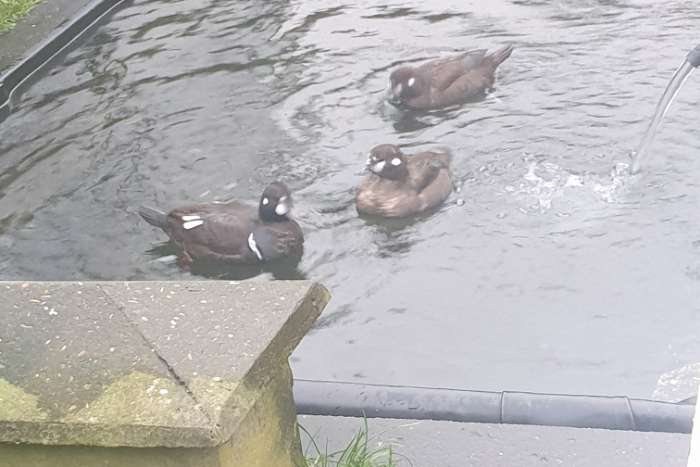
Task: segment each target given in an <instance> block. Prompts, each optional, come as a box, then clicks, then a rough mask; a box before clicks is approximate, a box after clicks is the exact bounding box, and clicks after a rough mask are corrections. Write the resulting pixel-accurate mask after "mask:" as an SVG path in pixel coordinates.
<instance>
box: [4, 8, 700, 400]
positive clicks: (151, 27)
mask: <svg viewBox="0 0 700 467" xmlns="http://www.w3.org/2000/svg"><path fill="white" fill-rule="evenodd" d="M698 21H700V8H698V6H697V4H696V2H694V1H680V0H671V1H661V0H655V1H652V0H646V1H645V0H629V1H624V0H619V1H614V0H607V1H603V0H596V1H594V0H584V1H581V0H561V1H557V2H548V1H536V0H533V1H527V0H512V1H508V0H495V1H490V2H481V1H476V0H466V1H465V0H459V1H457V0H435V1H433V2H425V1H417V0H402V1H400V2H387V1H379V0H378V1H371V0H363V1H356V2H349V1H347V0H345V1H333V0H331V1H328V0H324V1H320V0H292V1H271V0H268V1H265V2H260V1H252V0H251V1H238V2H224V1H211V2H202V1H200V0H196V1H195V0H181V1H177V2H174V1H170V0H167V1H166V0H162V1H153V0H148V1H146V0H136V1H134V2H131V3H129V4H128V5H127V7H125V8H123V9H121V10H120V11H118V12H117V13H116V14H114V16H113V17H112V18H111V20H110V21H109V22H108V23H106V24H105V25H103V26H101V27H99V28H97V29H96V30H95V31H94V32H92V33H91V34H90V36H89V37H88V38H87V40H86V41H84V43H83V44H82V45H80V46H79V47H77V48H75V49H74V50H72V51H70V52H69V53H68V54H67V55H65V56H64V57H62V58H60V59H59V60H58V61H57V63H56V64H55V65H53V66H52V67H50V69H49V70H48V71H47V72H45V73H44V76H42V77H40V78H39V79H38V80H37V81H36V82H35V83H33V84H32V85H31V86H30V87H29V88H28V89H26V90H25V91H24V92H23V93H22V94H21V95H20V96H19V97H18V99H17V101H16V102H15V111H14V113H13V114H12V115H11V116H10V117H9V118H8V119H7V120H6V121H4V122H3V123H2V124H0V154H1V157H0V277H1V278H2V279H36V280H49V279H60V280H68V279H76V280H87V279H110V280H111V279H191V278H203V277H238V276H239V275H240V272H239V271H229V272H225V271H224V272H223V273H222V271H195V274H193V273H190V272H185V271H182V270H180V269H179V268H178V266H177V265H176V264H174V263H173V262H172V261H169V260H168V257H169V256H171V255H172V253H173V250H172V248H170V247H168V246H167V245H165V244H164V243H163V240H164V238H165V237H164V235H163V234H162V233H161V232H159V231H156V230H155V229H153V228H152V227H150V226H148V225H146V224H145V222H143V221H142V220H141V219H140V218H139V217H138V215H137V214H136V210H137V208H138V206H139V205H141V204H150V205H157V206H161V207H164V208H172V207H175V206H178V205H181V204H183V203H189V202H193V201H196V202H199V201H211V200H215V199H229V198H233V197H235V198H241V199H245V200H250V201H251V202H255V201H256V200H257V198H258V196H259V194H260V192H261V190H262V188H263V186H264V185H265V184H266V183H267V182H268V181H270V180H272V179H275V178H280V179H282V180H284V181H285V182H287V183H288V185H289V186H290V188H291V189H292V190H293V193H294V197H295V203H296V205H295V212H294V213H295V216H296V218H297V219H298V220H299V222H300V223H301V225H302V227H303V228H304V230H305V234H306V254H305V257H304V259H303V261H302V262H301V264H300V266H299V272H298V273H297V272H293V273H289V272H288V271H271V272H270V271H267V272H264V273H262V274H259V275H257V276H255V277H254V278H253V279H252V280H269V279H272V278H274V277H279V278H288V277H292V278H299V277H306V278H309V279H313V280H317V281H321V282H323V283H324V284H325V285H327V286H328V287H329V288H330V289H331V290H332V292H333V299H332V301H331V303H330V305H329V306H328V308H327V309H326V310H325V312H324V314H323V316H322V317H321V319H320V321H319V322H318V325H317V327H316V329H315V330H314V331H313V332H312V333H311V334H310V335H309V336H308V337H307V338H306V339H305V340H304V342H303V343H302V344H301V346H300V347H299V348H298V350H297V351H296V352H295V353H294V355H293V366H294V371H295V375H296V376H297V377H300V378H308V379H324V380H344V381H364V382H372V383H388V384H407V385H424V386H450V387H460V388H470V389H482V390H521V391H540V392H564V393H590V394H627V395H630V396H635V397H650V396H651V395H652V393H653V391H654V388H655V386H656V382H657V378H658V377H659V376H660V375H661V374H662V373H664V372H667V371H669V370H672V369H675V368H678V367H681V366H684V365H687V364H691V363H695V362H698V361H700V340H699V339H698V334H699V333H700V287H699V286H700V282H699V281H700V223H698V222H697V219H698V217H697V212H698V205H699V201H700V200H699V198H700V183H699V179H698V175H699V174H700V157H698V156H700V154H699V150H700V137H698V133H697V127H698V121H697V120H698V107H697V106H696V105H695V104H696V103H698V102H700V82H698V80H697V76H695V77H691V79H690V80H689V81H688V83H687V85H686V87H685V88H684V89H683V91H682V92H681V94H680V95H679V97H678V99H677V101H676V102H675V103H674V106H673V108H672V109H671V111H670V112H669V114H668V115H667V118H666V121H665V123H664V125H663V126H662V127H661V129H660V131H659V133H658V135H657V139H656V142H655V144H654V146H653V148H652V152H653V154H652V155H651V156H652V157H650V161H649V165H648V167H646V170H644V171H643V172H642V173H641V174H639V175H637V176H634V177H631V176H629V175H627V174H626V173H627V172H626V171H625V167H626V164H628V163H629V157H628V154H629V153H630V152H631V151H633V150H634V149H635V148H636V146H637V144H638V143H639V141H640V139H641V137H642V135H643V132H644V130H645V128H646V126H647V124H648V120H649V119H650V118H651V115H652V113H653V111H654V107H655V105H656V102H657V101H658V99H659V97H660V95H661V93H662V92H663V90H664V87H665V86H666V84H667V81H668V79H669V78H670V77H671V75H672V73H673V71H674V70H675V69H676V68H677V66H678V65H679V64H680V62H681V61H682V59H683V57H684V56H685V53H686V52H687V50H688V49H689V48H691V47H692V46H693V45H695V43H696V42H697V34H696V30H697V24H698ZM506 43H512V44H514V45H515V47H516V50H515V52H514V53H513V55H512V57H511V58H510V59H508V60H507V61H506V62H505V63H504V64H503V65H502V66H501V67H500V68H499V72H498V75H497V76H498V77H497V84H496V89H495V90H494V92H493V93H491V94H489V95H488V96H487V97H486V98H485V99H484V100H482V101H481V102H475V103H471V104H468V105H465V106H463V107H461V108H459V109H456V110H451V111H447V112H442V113H434V114H429V115H417V116H416V115H413V116H411V115H402V114H400V113H399V112H397V111H396V110H395V109H393V108H391V107H390V106H388V105H386V104H385V103H384V102H383V100H382V97H383V92H384V90H385V88H386V85H387V80H388V73H389V70H390V69H391V68H392V67H394V66H396V65H397V64H398V63H402V62H407V61H415V60H422V59H426V58H430V57H436V56H439V55H440V54H443V53H449V52H453V51H459V50H462V49H465V48H475V47H483V48H490V49H493V48H496V47H499V46H502V45H504V44H506ZM385 142H390V143H391V142H394V143H398V144H401V145H403V146H405V148H406V152H411V151H413V150H419V149H424V148H430V147H433V146H435V145H444V146H449V147H451V148H452V150H453V151H454V153H455V167H454V169H455V173H456V174H457V177H458V180H459V183H458V185H459V188H460V191H459V193H455V194H453V196H452V197H451V198H450V199H449V201H448V203H447V204H446V205H445V206H444V207H443V208H442V209H440V210H439V211H438V212H436V213H434V214H433V215H431V216H429V217H427V218H422V219H417V220H415V221H413V222H408V223H402V224H397V223H368V222H366V221H364V220H361V219H359V218H358V216H357V215H356V212H355V210H354V205H353V193H354V189H355V187H356V186H357V185H358V183H359V181H360V179H361V176H362V174H361V171H362V168H363V164H364V161H365V159H366V154H367V152H368V150H369V149H370V148H371V147H372V146H374V145H376V144H379V143H385ZM460 200H463V201H464V203H463V204H462V203H461V201H460ZM458 201H459V202H458Z"/></svg>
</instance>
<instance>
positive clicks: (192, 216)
mask: <svg viewBox="0 0 700 467" xmlns="http://www.w3.org/2000/svg"><path fill="white" fill-rule="evenodd" d="M180 219H182V221H183V222H187V221H197V220H199V219H201V217H199V216H197V215H191V216H182V217H181V218H180Z"/></svg>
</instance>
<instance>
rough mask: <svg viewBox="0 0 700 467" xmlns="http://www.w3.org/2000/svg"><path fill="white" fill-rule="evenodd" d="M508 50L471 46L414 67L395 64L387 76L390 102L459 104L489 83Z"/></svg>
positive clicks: (420, 106)
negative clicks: (489, 50) (389, 84)
mask: <svg viewBox="0 0 700 467" xmlns="http://www.w3.org/2000/svg"><path fill="white" fill-rule="evenodd" d="M511 52H513V47H512V46H510V45H509V46H506V47H503V48H501V49H498V50H496V51H495V52H493V53H490V54H488V55H487V54H486V50H485V49H479V50H471V51H469V52H464V53H462V54H459V55H457V56H454V57H448V58H440V59H436V60H432V61H429V62H427V63H424V64H423V65H421V66H419V67H417V68H414V67H401V68H397V69H396V70H394V71H393V72H392V73H391V76H390V79H391V94H392V95H391V98H390V102H391V103H393V104H395V105H398V106H403V107H407V108H409V109H416V110H430V109H439V108H443V107H449V106H453V105H458V104H463V103H464V102H466V101H468V100H470V99H473V98H475V97H478V96H481V95H483V94H485V93H486V91H487V90H489V89H491V88H492V87H493V83H494V81H495V76H494V73H495V71H496V68H497V67H498V65H500V64H501V63H503V61H504V60H506V59H507V58H508V57H510V54H511Z"/></svg>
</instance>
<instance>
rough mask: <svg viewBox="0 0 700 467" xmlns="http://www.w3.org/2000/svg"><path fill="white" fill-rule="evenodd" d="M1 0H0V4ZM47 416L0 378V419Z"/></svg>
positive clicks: (27, 396)
mask: <svg viewBox="0 0 700 467" xmlns="http://www.w3.org/2000/svg"><path fill="white" fill-rule="evenodd" d="M2 1H3V0H0V5H1V4H2ZM47 418H48V414H47V413H46V412H44V411H43V410H41V409H40V408H39V404H38V397H37V396H35V395H33V394H28V393H26V392H24V390H23V389H22V388H19V387H17V386H15V385H13V384H10V383H9V382H7V381H6V380H4V379H2V378H0V419H2V420H6V421H19V420H23V421H38V420H46V419H47Z"/></svg>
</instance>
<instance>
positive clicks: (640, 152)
mask: <svg viewBox="0 0 700 467" xmlns="http://www.w3.org/2000/svg"><path fill="white" fill-rule="evenodd" d="M699 61H700V45H698V46H696V47H695V49H693V50H691V51H690V53H689V54H688V57H687V58H686V59H685V61H684V62H683V64H682V65H681V66H680V67H679V68H678V69H677V70H676V72H675V73H674V75H673V78H671V81H670V82H669V83H668V86H667V87H666V90H665V91H664V93H663V95H662V96H661V100H660V101H659V103H658V104H657V105H656V112H655V113H654V118H653V119H652V120H651V123H649V127H648V128H647V131H646V133H645V134H644V138H642V142H641V143H640V144H639V147H638V148H637V150H636V151H635V152H634V153H632V173H633V174H636V173H638V172H639V171H640V169H641V167H642V161H643V160H644V159H645V157H647V154H648V153H649V148H650V147H651V143H652V142H653V141H654V136H656V132H657V130H658V129H659V126H660V125H661V122H662V121H663V119H664V117H665V116H666V112H668V109H669V107H671V104H672V103H673V101H674V99H675V98H676V96H677V95H678V92H679V91H680V90H681V88H682V87H683V83H685V81H686V80H687V79H688V77H689V76H690V72H692V71H693V69H695V68H696V67H697V66H698V62H699Z"/></svg>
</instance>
